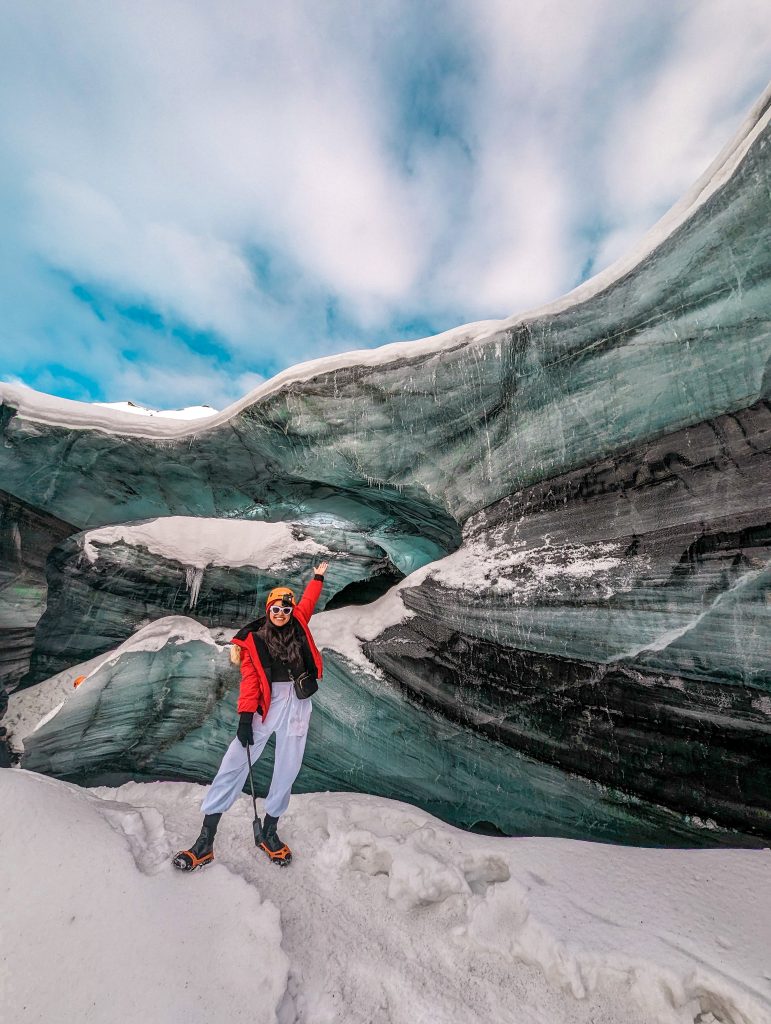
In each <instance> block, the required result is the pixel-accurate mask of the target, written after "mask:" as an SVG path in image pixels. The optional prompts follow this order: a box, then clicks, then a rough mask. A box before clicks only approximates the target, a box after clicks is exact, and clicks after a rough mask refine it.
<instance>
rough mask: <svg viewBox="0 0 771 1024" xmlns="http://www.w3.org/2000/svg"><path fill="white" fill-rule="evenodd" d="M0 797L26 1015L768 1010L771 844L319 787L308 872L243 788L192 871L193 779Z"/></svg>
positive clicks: (303, 810) (304, 839) (703, 1016)
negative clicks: (560, 824) (542, 822)
mask: <svg viewBox="0 0 771 1024" xmlns="http://www.w3.org/2000/svg"><path fill="white" fill-rule="evenodd" d="M0 789H1V790H2V796H3V799H2V805H3V814H4V818H5V820H6V822H7V823H8V825H9V828H8V830H7V836H8V837H9V838H8V840H6V837H5V836H4V865H7V867H8V869H9V870H6V871H4V872H3V878H4V886H5V892H4V903H3V907H4V912H5V916H6V919H7V920H13V921H14V922H15V924H16V925H17V928H15V929H14V936H16V935H18V934H24V935H26V936H29V935H31V934H33V933H34V935H35V937H36V938H35V941H34V943H32V942H18V941H13V942H12V941H11V935H10V933H9V931H8V930H6V931H5V932H3V933H2V937H0V955H2V957H3V958H4V961H5V963H6V965H7V972H8V973H7V978H8V980H9V984H8V986H7V993H8V994H7V995H6V1000H5V1004H6V1009H7V1010H8V1012H9V1016H10V1018H11V1019H16V1018H20V1017H22V1016H23V1017H24V1019H25V1020H38V1021H43V1020H49V1019H53V1018H54V1017H56V1019H61V1020H68V1021H69V1020H79V1019H85V1018H86V1017H87V1016H88V1014H89V1013H90V1014H91V1015H92V1017H93V1019H97V1020H99V1021H100V1022H111V1021H116V1022H117V1021H120V1022H121V1024H125V1022H126V1021H140V1020H152V1021H153V1022H156V1024H166V1022H170V1024H171V1022H173V1024H178V1022H179V1021H185V1022H186V1024H187V1022H190V1021H207V1022H208V1021H211V1020H247V1019H249V1020H254V1021H261V1020H265V1021H268V1020H270V1021H273V1020H277V1021H279V1022H281V1024H288V1022H290V1021H292V1022H295V1024H306V1022H307V1024H311V1022H313V1024H332V1022H334V1021H340V1022H346V1024H347V1022H354V1021H355V1022H360V1021H362V1022H363V1021H367V1022H373V1024H376V1022H377V1024H381V1022H382V1024H385V1022H386V1021H388V1022H390V1024H402V1022H404V1024H407V1022H409V1024H415V1022H416V1021H419V1022H424V1021H425V1022H428V1021H430V1022H431V1024H460V1022H465V1021H468V1020H472V1019H474V1020H489V1021H504V1020H506V1021H509V1020H522V1021H533V1022H536V1021H537V1022H545V1021H548V1022H549V1024H573V1022H576V1024H578V1022H581V1024H589V1022H590V1021H592V1022H595V1024H620V1022H622V1021H623V1022H624V1024H643V1022H645V1024H658V1022H661V1024H693V1022H694V1021H698V1022H699V1024H713V1022H714V1021H721V1022H724V1024H766V1022H768V1021H770V1020H771V1013H770V1012H769V1011H770V1010H771V972H769V970H768V963H767V952H768V949H769V947H770V946H771V923H770V922H771V892H770V891H769V887H768V885H767V878H768V871H769V867H770V866H771V858H770V857H769V853H768V851H767V850H761V851H744V850H742V851H737V850H732V851H725V850H721V851H671V850H668V851H665V850H651V849H629V848H619V847H614V846H602V845H595V844H591V843H583V842H571V841H567V840H544V839H491V838H487V837H482V836H478V835H470V834H468V833H464V832H461V831H459V830H457V829H455V828H453V827H452V826H448V825H444V824H443V823H442V822H440V821H438V820H437V819H435V818H432V817H431V816H430V815H428V814H426V813H424V812H422V811H419V810H416V809H415V808H413V807H409V806H407V805H405V804H401V803H397V802H395V801H390V800H383V799H380V798H377V797H369V796H361V795H350V794H330V793H325V794H313V795H307V796H295V797H294V798H293V800H292V805H291V807H290V810H289V812H288V813H287V814H286V815H285V817H284V818H283V819H282V825H283V827H282V833H281V834H282V838H285V839H286V841H288V842H289V844H290V845H291V846H292V848H293V850H294V855H295V857H294V862H293V865H292V867H291V869H289V870H287V871H281V872H278V871H276V868H275V866H274V865H272V864H270V863H268V861H267V860H266V859H264V858H260V857H259V856H258V854H257V851H255V848H254V845H253V840H252V834H251V831H252V830H251V824H250V819H251V816H252V808H251V801H250V800H249V799H248V798H247V797H242V798H240V800H239V801H238V802H237V803H236V805H235V806H234V808H233V809H232V810H231V811H230V812H229V813H228V814H226V815H225V816H224V818H223V820H222V823H221V825H220V831H219V834H218V837H217V844H216V862H215V864H214V865H213V866H212V867H210V868H207V869H206V870H205V871H201V872H199V873H197V874H195V875H193V876H188V875H182V874H179V873H177V872H175V871H174V870H173V868H172V867H171V865H170V857H171V856H172V854H173V853H174V852H175V851H176V850H177V849H179V848H183V847H184V846H186V845H188V844H189V843H190V842H191V841H192V840H193V839H194V838H195V835H196V834H197V831H198V828H199V826H200V812H199V810H198V807H199V803H200V800H201V798H202V796H203V792H204V790H203V789H202V788H201V787H199V786H194V785H191V784H184V783H162V782H158V783H150V784H137V783H129V784H127V785H124V786H122V787H120V788H119V789H99V790H90V791H84V790H80V789H78V788H76V787H74V786H71V785H67V784H65V783H61V782H57V781H54V780H51V779H48V778H45V777H42V776H38V775H34V774H31V773H27V772H23V771H7V772H4V773H3V774H2V782H0ZM260 810H261V809H260ZM215 954H216V955H215ZM41 962H42V963H46V964H47V965H49V968H48V969H47V970H46V971H45V972H41V971H40V967H39V965H40V963H41ZM25 1008H26V1009H25ZM22 1011H24V1013H22Z"/></svg>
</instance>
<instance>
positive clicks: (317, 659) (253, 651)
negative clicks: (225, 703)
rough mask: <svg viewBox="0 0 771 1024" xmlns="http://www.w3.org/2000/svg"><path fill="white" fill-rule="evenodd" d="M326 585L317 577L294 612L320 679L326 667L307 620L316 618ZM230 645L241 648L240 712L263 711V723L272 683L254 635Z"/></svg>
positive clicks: (307, 588)
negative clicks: (314, 613)
mask: <svg viewBox="0 0 771 1024" xmlns="http://www.w3.org/2000/svg"><path fill="white" fill-rule="evenodd" d="M323 586H324V579H323V577H318V576H314V578H313V579H312V580H311V581H310V583H309V584H308V586H307V587H306V588H305V590H304V591H303V596H302V597H301V598H300V600H299V601H298V602H297V604H296V605H295V609H294V611H293V612H292V614H293V615H294V617H295V618H296V619H297V621H298V622H299V623H300V625H301V626H302V629H303V632H304V633H305V637H306V639H307V641H308V646H309V647H310V652H311V654H312V655H313V661H314V663H315V665H316V669H317V670H318V678H319V679H321V674H322V668H323V666H322V662H321V654H320V653H319V650H318V648H317V647H316V644H315V643H314V642H313V637H312V636H311V631H310V629H309V627H308V619H310V617H311V615H313V611H314V609H315V607H316V602H317V601H318V599H319V597H320V596H321V588H322V587H323ZM231 643H233V644H236V645H237V646H238V647H240V648H241V689H240V691H239V694H238V711H239V713H240V712H241V711H260V712H261V714H262V720H263V722H264V721H265V719H266V718H267V717H268V711H269V710H270V683H269V681H268V677H267V675H266V673H265V668H264V666H263V664H262V661H261V659H260V655H259V652H258V651H257V647H256V645H255V642H254V633H252V632H249V633H247V634H246V637H245V639H243V640H238V639H236V637H233V639H232V640H231Z"/></svg>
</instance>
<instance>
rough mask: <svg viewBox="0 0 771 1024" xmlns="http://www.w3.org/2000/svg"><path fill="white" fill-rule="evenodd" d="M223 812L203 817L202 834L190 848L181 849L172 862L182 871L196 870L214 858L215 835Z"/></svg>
mask: <svg viewBox="0 0 771 1024" xmlns="http://www.w3.org/2000/svg"><path fill="white" fill-rule="evenodd" d="M221 817H222V815H221V814H207V815H206V817H205V818H204V819H203V828H202V829H201V834H200V835H199V836H198V838H197V839H196V841H195V842H194V843H193V845H192V846H191V847H190V849H189V850H181V851H180V852H179V853H178V854H177V855H176V856H175V857H174V860H173V861H172V862H171V863H172V864H173V865H174V867H175V868H179V870H180V871H195V869H196V868H202V867H203V866H204V864H211V862H212V861H213V860H214V837H215V836H216V834H217V826H218V825H219V823H220V818H221Z"/></svg>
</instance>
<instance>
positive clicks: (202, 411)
mask: <svg viewBox="0 0 771 1024" xmlns="http://www.w3.org/2000/svg"><path fill="white" fill-rule="evenodd" d="M93 404H94V405H98V406H99V407H100V408H102V409H118V410H120V411H121V412H128V413H131V414H132V415H134V416H161V417H165V418H167V419H170V420H200V419H203V418H205V417H206V416H216V415H217V410H216V409H213V408H212V407H211V406H210V405H190V406H188V407H187V408H186V409H148V408H146V406H144V405H137V404H136V402H94V403H93Z"/></svg>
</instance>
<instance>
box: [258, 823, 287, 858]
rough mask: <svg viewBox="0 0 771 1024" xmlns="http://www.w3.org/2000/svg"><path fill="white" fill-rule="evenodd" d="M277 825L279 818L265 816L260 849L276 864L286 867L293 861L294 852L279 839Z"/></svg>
mask: <svg viewBox="0 0 771 1024" xmlns="http://www.w3.org/2000/svg"><path fill="white" fill-rule="evenodd" d="M277 825H278V818H274V817H272V816H271V815H270V814H266V815H265V820H264V821H263V823H262V842H261V843H260V849H261V850H264V851H265V853H267V855H268V856H269V857H270V859H271V860H272V861H273V863H274V864H279V865H281V867H286V865H287V864H289V862H290V861H291V859H292V851H291V850H290V849H289V847H288V846H287V845H286V843H285V842H283V841H282V840H281V839H279V837H278V832H276V826H277Z"/></svg>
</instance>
